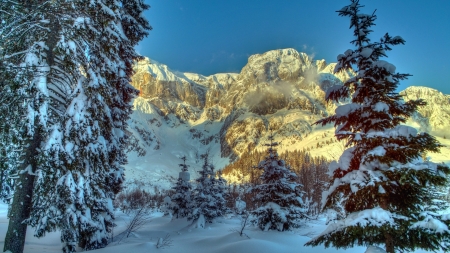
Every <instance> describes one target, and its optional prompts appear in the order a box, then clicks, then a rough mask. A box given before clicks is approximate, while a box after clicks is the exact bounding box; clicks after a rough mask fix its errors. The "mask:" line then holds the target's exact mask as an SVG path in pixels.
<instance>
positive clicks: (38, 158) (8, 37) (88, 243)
mask: <svg viewBox="0 0 450 253" xmlns="http://www.w3.org/2000/svg"><path fill="white" fill-rule="evenodd" d="M0 7H1V11H0V13H1V15H2V27H1V30H0V32H1V34H0V36H1V38H2V40H1V41H2V43H3V42H6V43H4V44H2V45H0V48H2V52H1V53H2V55H1V56H2V57H3V59H4V61H2V66H1V67H4V66H6V67H7V68H6V67H5V68H4V69H6V71H5V72H3V70H2V77H3V76H4V75H5V73H6V74H8V75H11V76H15V79H14V82H15V83H18V84H20V85H21V88H20V89H19V88H15V86H13V85H9V86H8V91H10V93H11V94H12V95H11V96H9V97H14V96H16V97H18V98H19V102H20V103H19V104H20V105H23V107H25V110H23V109H22V110H20V111H19V112H22V114H19V118H20V119H21V120H22V119H23V118H24V119H25V120H22V122H23V123H21V125H17V126H15V127H14V128H13V129H11V130H14V131H16V132H19V135H18V136H20V137H21V138H22V139H20V140H19V141H17V142H14V143H19V145H20V147H21V148H22V150H23V151H20V153H19V154H18V155H17V156H15V157H19V158H18V159H19V163H18V164H21V167H20V168H15V170H16V171H18V172H21V173H19V178H18V179H17V180H16V182H15V192H14V197H13V203H12V207H11V213H10V214H11V215H10V226H9V228H8V233H7V236H6V239H5V250H11V251H12V252H14V253H15V252H22V251H23V243H24V238H25V232H26V224H24V220H25V219H27V223H28V224H31V225H33V226H36V234H35V235H36V236H43V235H45V233H46V232H49V231H54V230H56V229H60V230H61V240H62V242H63V245H64V246H63V250H64V252H74V251H75V247H76V245H78V246H80V247H82V248H84V249H86V250H88V249H94V248H99V247H103V246H105V245H106V243H107V240H108V233H109V232H111V229H112V226H113V225H114V224H113V220H114V215H113V207H112V199H113V198H114V194H116V193H117V192H118V191H119V190H120V189H121V183H122V181H123V180H124V178H123V167H122V166H123V165H124V164H125V163H126V155H125V153H124V150H125V146H126V142H127V139H126V138H127V135H126V134H125V129H126V127H127V124H126V121H127V119H128V117H129V114H130V113H131V111H132V108H131V107H132V105H131V104H130V102H131V99H133V97H134V96H135V95H136V94H137V91H136V90H135V89H133V88H132V86H131V85H130V84H129V82H130V80H131V75H132V74H133V69H132V64H133V61H134V60H136V59H138V58H139V56H138V55H137V53H136V52H135V51H134V46H135V45H136V44H137V43H138V42H139V41H140V40H141V39H142V38H143V37H144V36H146V35H147V30H148V29H150V26H149V25H148V22H147V21H146V20H145V19H144V18H143V16H142V15H141V14H142V11H144V10H145V9H147V8H148V6H147V5H145V4H144V3H143V2H142V1H141V0H122V1H103V0H94V1H87V0H76V1H47V2H42V1H14V2H13V1H4V2H2V3H1V4H0ZM4 17H5V18H4ZM3 21H5V22H3ZM11 87H12V88H14V89H12V88H11ZM3 91H4V90H1V92H2V94H3ZM19 109H20V108H19ZM3 129H4V128H2V130H3ZM11 130H8V133H9V132H14V131H11ZM9 136H10V135H7V136H6V137H4V138H10V137H9ZM2 138H3V136H2ZM5 148H8V147H7V146H5V145H0V153H1V152H2V151H3V150H5ZM19 150H20V149H19ZM8 159H9V158H8ZM9 160H11V159H9ZM2 166H3V165H2ZM2 171H4V170H2ZM11 171H13V170H11V169H9V171H7V172H8V173H9V172H11ZM23 172H25V173H23ZM29 172H31V173H29ZM9 174H11V173H9ZM35 175H36V179H35V178H34V177H35ZM33 182H35V184H33ZM2 185H3V181H2ZM33 188H34V192H33ZM31 196H33V202H31ZM31 204H32V205H33V209H31ZM31 210H32V213H31V216H30V211H31ZM19 227H20V228H19ZM17 231H20V232H17Z"/></svg>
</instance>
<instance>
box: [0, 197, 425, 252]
mask: <svg viewBox="0 0 450 253" xmlns="http://www.w3.org/2000/svg"><path fill="white" fill-rule="evenodd" d="M6 210H7V206H6V205H5V204H3V203H2V204H0V248H1V249H3V244H4V238H5V233H6V229H7V226H8V220H7V219H6ZM129 219H130V217H129V216H127V215H125V214H123V213H121V212H118V213H117V219H116V221H117V224H118V226H117V227H116V228H115V230H114V234H115V235H116V236H115V239H114V242H112V243H110V244H109V245H108V246H107V247H106V248H104V249H99V250H95V251H92V252H98V253H124V252H132V253H148V252H166V253H178V252H183V253H202V252H205V253H211V252H214V253H239V252H245V253H252V252H258V253H272V252H277V253H279V252H283V253H290V252H292V253H294V252H295V253H298V252H314V253H331V252H348V253H363V252H365V251H366V248H365V247H355V248H351V249H347V250H336V249H334V248H328V249H325V248H323V247H314V248H312V247H305V246H303V245H304V244H305V243H306V242H307V241H308V240H309V239H310V238H311V237H313V236H315V235H317V234H318V233H320V232H322V231H323V230H324V229H325V227H326V225H325V224H324V220H323V219H321V220H313V221H309V222H307V223H306V224H305V225H304V226H303V227H302V228H299V229H297V230H295V231H288V232H276V231H268V232H263V231H261V230H259V229H258V228H256V227H248V228H247V229H245V233H246V234H247V235H248V236H249V238H247V237H241V236H239V234H238V232H236V230H238V229H239V228H240V219H239V217H236V216H229V217H225V218H221V219H217V220H216V221H215V223H212V224H207V225H206V228H194V227H193V226H192V225H191V222H188V221H186V220H184V219H183V220H182V219H178V220H171V218H170V217H168V216H163V215H162V213H159V212H155V213H153V214H152V218H151V220H150V222H149V223H148V224H147V225H146V226H145V227H143V228H142V229H140V230H139V231H137V232H135V233H133V234H131V235H130V237H129V238H122V237H123V236H122V235H123V234H121V232H123V231H124V230H125V228H126V222H127V221H128V220H129ZM167 234H169V235H170V239H171V240H172V246H169V247H166V248H159V249H157V248H156V243H157V242H158V239H159V238H164V237H165V236H166V235H167ZM121 238H122V239H121ZM120 239H121V240H120ZM25 252H27V253H31V252H33V253H34V252H39V253H50V252H52V253H53V252H62V251H61V243H60V240H59V233H58V232H55V233H50V234H48V235H47V236H46V237H44V238H41V239H37V238H35V237H33V229H32V228H29V229H28V233H27V240H26V245H25ZM416 252H425V251H416Z"/></svg>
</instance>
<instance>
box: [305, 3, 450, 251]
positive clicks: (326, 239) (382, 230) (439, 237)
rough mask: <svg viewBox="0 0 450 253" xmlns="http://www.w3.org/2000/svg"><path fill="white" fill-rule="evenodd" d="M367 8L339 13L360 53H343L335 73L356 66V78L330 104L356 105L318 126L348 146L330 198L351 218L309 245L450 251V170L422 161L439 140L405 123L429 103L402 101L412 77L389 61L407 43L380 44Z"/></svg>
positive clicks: (334, 91)
mask: <svg viewBox="0 0 450 253" xmlns="http://www.w3.org/2000/svg"><path fill="white" fill-rule="evenodd" d="M361 7H363V6H361V5H360V4H359V1H358V0H351V4H350V5H348V6H345V7H344V8H342V9H341V10H339V11H338V13H339V15H340V16H345V17H349V18H350V20H351V23H350V28H351V29H353V34H354V36H355V38H354V40H353V41H351V43H352V44H353V45H354V46H355V49H349V50H347V51H346V52H345V53H344V54H341V55H339V56H338V64H337V65H336V68H335V72H339V71H343V70H349V69H350V70H353V71H354V73H356V75H355V76H354V77H352V78H350V79H349V80H348V81H346V82H345V83H344V85H337V86H333V87H331V88H329V89H328V90H327V93H326V99H327V101H336V102H340V101H343V100H345V99H347V98H348V97H350V98H351V102H350V103H348V104H344V105H340V106H338V107H337V109H336V111H335V114H334V115H332V116H330V117H327V118H325V119H322V120H320V121H318V122H317V124H322V125H327V124H329V123H333V124H334V125H335V127H336V131H335V136H336V138H337V139H338V140H345V141H346V144H347V146H346V149H345V150H344V152H343V154H342V155H341V157H340V158H339V161H337V162H336V161H335V162H332V163H331V165H330V166H329V173H330V175H332V181H331V185H330V188H329V189H328V191H325V198H324V199H323V208H324V209H328V208H333V207H335V206H338V205H339V204H340V200H342V204H343V206H344V209H345V212H346V213H347V217H344V218H342V219H340V220H338V221H336V222H335V223H333V224H330V225H329V226H328V228H327V229H326V230H325V231H324V232H323V233H322V234H320V235H319V236H318V237H316V238H314V239H312V240H311V241H310V242H308V243H307V245H318V244H324V245H325V246H326V247H328V246H330V245H333V246H334V247H336V248H348V247H353V246H355V245H383V244H384V245H385V248H386V251H387V252H394V251H397V250H401V251H403V250H406V251H413V250H415V249H418V248H422V249H425V250H433V251H435V250H439V249H442V250H444V251H446V250H448V249H449V245H448V242H449V239H450V238H449V237H450V233H449V230H448V226H449V225H450V220H449V219H448V215H447V216H445V215H442V214H441V213H440V212H438V210H437V209H441V208H442V206H441V207H440V208H436V205H435V204H434V203H435V198H436V191H435V189H436V187H440V186H444V185H445V184H447V183H448V180H447V177H448V175H449V174H450V169H449V168H448V167H447V166H444V165H442V164H435V163H432V162H430V161H421V159H420V157H421V154H422V153H424V152H438V151H439V148H440V147H441V145H440V144H439V143H438V142H437V141H436V139H435V138H434V137H433V136H431V135H429V134H427V133H418V132H417V131H416V130H415V129H414V128H412V127H409V126H405V125H402V123H405V122H406V120H407V119H408V118H409V117H410V116H411V115H412V113H413V112H415V111H416V109H417V107H419V106H422V105H424V104H425V103H424V102H423V101H422V100H420V99H419V100H412V101H408V102H404V101H403V100H402V97H401V96H400V95H399V94H398V93H397V92H396V89H397V87H398V84H399V82H400V81H401V80H404V79H406V78H407V77H408V75H407V74H400V73H397V72H395V66H394V65H392V64H390V63H388V62H386V61H384V60H381V58H382V57H386V56H387V55H386V53H387V52H388V51H390V50H391V47H392V46H395V45H399V44H404V42H405V41H404V40H403V39H402V38H401V37H399V36H396V37H391V36H390V35H389V34H387V33H386V34H385V35H384V36H383V37H382V38H381V39H380V40H379V41H376V42H372V41H371V40H370V38H369V35H370V33H371V32H372V30H371V29H372V26H374V25H375V23H374V21H375V19H376V15H375V12H374V13H372V14H369V15H367V14H361V13H360V8H361ZM341 196H345V198H344V199H342V198H341Z"/></svg>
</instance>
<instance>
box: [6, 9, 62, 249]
mask: <svg viewBox="0 0 450 253" xmlns="http://www.w3.org/2000/svg"><path fill="white" fill-rule="evenodd" d="M58 5H59V3H57V2H54V1H53V2H50V1H49V2H45V3H43V2H42V1H33V0H30V1H1V3H0V15H1V16H0V19H1V20H2V22H1V24H0V48H1V49H0V57H1V59H0V61H1V62H2V63H1V66H0V67H1V70H0V72H1V73H0V75H1V79H2V80H3V81H2V90H1V97H2V99H5V100H6V102H7V103H8V104H7V105H6V106H8V107H9V108H8V109H7V110H8V111H4V110H2V112H1V115H2V116H1V117H2V121H3V120H5V122H8V124H9V125H8V126H7V127H6V128H3V129H2V131H3V133H2V140H3V142H2V143H3V144H1V145H0V146H1V147H0V150H3V151H6V152H8V153H9V154H8V156H7V157H6V159H7V161H6V166H2V167H3V171H4V172H5V174H6V175H5V174H4V176H9V175H11V174H12V173H14V174H16V175H17V176H16V179H15V180H14V185H13V187H14V189H13V191H14V193H13V199H12V203H11V207H10V211H9V213H8V217H9V225H8V231H7V233H6V236H5V244H4V251H8V250H9V251H11V252H13V253H16V252H23V247H24V243H25V236H26V228H27V225H26V224H25V223H24V220H25V219H27V218H29V215H30V210H31V205H32V203H31V201H32V199H31V198H32V195H33V194H32V192H33V184H34V172H35V171H36V170H37V167H38V165H39V164H42V163H46V162H47V161H48V159H51V158H50V157H49V158H47V159H43V157H42V154H41V152H40V148H41V144H42V143H43V142H45V140H46V138H47V136H48V133H49V129H50V128H51V126H52V125H53V124H54V123H55V122H59V121H58V115H59V113H60V112H58V111H57V110H58V109H59V108H60V107H59V105H61V100H59V99H56V98H55V96H54V94H55V93H54V92H58V91H59V92H64V91H65V89H64V85H66V84H67V83H66V80H63V81H64V82H61V81H62V79H59V78H58V73H59V74H60V72H59V70H57V69H56V68H53V67H54V63H55V58H56V56H55V54H54V50H55V48H56V42H57V40H56V38H57V34H58V31H57V29H58V23H57V22H52V21H55V19H54V15H52V14H50V13H51V12H50V11H49V10H55V9H61V8H59V6H58ZM5 78H6V79H5ZM3 85H5V86H3ZM56 94H58V93H56ZM3 109H5V108H3ZM3 113H7V114H3ZM3 134H4V135H3ZM5 142H10V143H5ZM4 144H6V145H4ZM11 144H12V145H13V146H15V147H13V148H11ZM3 151H0V152H3ZM3 165H5V163H3ZM2 180H3V179H2ZM2 185H3V183H2ZM3 186H4V185H3Z"/></svg>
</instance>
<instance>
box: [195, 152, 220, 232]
mask: <svg viewBox="0 0 450 253" xmlns="http://www.w3.org/2000/svg"><path fill="white" fill-rule="evenodd" d="M203 156H204V157H203V166H202V170H200V172H199V173H200V177H199V178H197V179H196V180H195V181H196V183H197V185H196V187H195V190H194V191H193V193H192V200H193V201H192V208H191V213H190V214H189V215H188V220H194V221H198V220H200V221H203V220H204V221H205V222H208V223H211V222H212V221H213V220H214V219H215V218H217V217H221V216H223V215H225V213H226V212H227V210H228V209H227V207H226V200H225V198H226V194H227V193H226V181H225V179H223V178H222V175H221V173H218V175H216V173H215V172H214V166H213V165H212V164H211V163H210V162H209V154H208V153H206V154H204V155H203ZM201 223H203V222H201ZM201 225H203V226H204V224H201Z"/></svg>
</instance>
